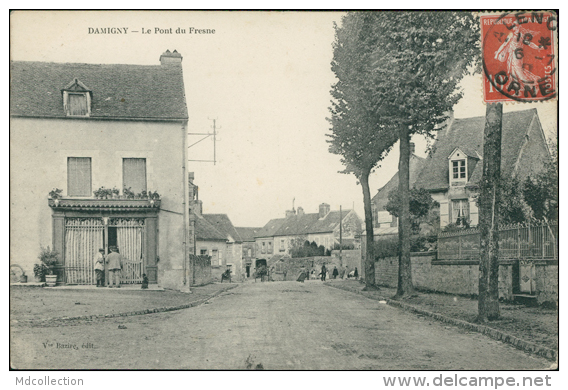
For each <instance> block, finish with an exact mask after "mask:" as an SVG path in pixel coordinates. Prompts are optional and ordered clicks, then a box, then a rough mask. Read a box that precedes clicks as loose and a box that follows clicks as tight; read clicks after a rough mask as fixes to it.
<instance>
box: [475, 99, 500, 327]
mask: <svg viewBox="0 0 568 390" xmlns="http://www.w3.org/2000/svg"><path fill="white" fill-rule="evenodd" d="M502 117H503V105H502V104H501V103H494V104H490V103H488V104H487V109H486V112H485V134H484V140H483V177H482V178H481V191H480V194H479V228H480V231H481V258H480V261H479V300H478V306H477V310H478V321H480V322H486V321H491V320H495V319H497V318H499V259H498V254H499V241H498V234H499V198H500V193H501V187H500V180H501V127H502Z"/></svg>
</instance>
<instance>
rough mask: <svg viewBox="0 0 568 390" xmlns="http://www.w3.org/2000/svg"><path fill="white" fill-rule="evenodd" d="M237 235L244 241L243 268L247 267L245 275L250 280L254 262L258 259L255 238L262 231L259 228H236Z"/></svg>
mask: <svg viewBox="0 0 568 390" xmlns="http://www.w3.org/2000/svg"><path fill="white" fill-rule="evenodd" d="M235 229H236V230H237V233H238V234H239V236H240V237H241V240H242V248H243V252H242V253H243V254H242V259H243V266H244V267H245V269H244V271H245V275H246V277H247V278H250V277H251V275H252V272H253V269H254V266H253V260H254V259H255V258H256V243H255V236H256V235H257V234H258V232H259V231H260V230H261V229H262V228H259V227H236V228H235Z"/></svg>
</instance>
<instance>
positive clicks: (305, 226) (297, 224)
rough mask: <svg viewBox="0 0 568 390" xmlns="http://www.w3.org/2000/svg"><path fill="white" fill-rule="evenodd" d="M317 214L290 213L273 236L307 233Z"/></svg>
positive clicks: (316, 218) (315, 220)
mask: <svg viewBox="0 0 568 390" xmlns="http://www.w3.org/2000/svg"><path fill="white" fill-rule="evenodd" d="M318 218H319V217H318V214H303V215H291V216H289V217H288V218H284V223H283V224H282V225H281V226H280V229H278V230H277V231H276V232H275V233H274V234H273V235H274V236H296V235H299V234H308V233H310V232H311V227H312V225H314V224H315V223H316V222H317V220H318Z"/></svg>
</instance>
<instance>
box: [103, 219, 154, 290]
mask: <svg viewBox="0 0 568 390" xmlns="http://www.w3.org/2000/svg"><path fill="white" fill-rule="evenodd" d="M109 227H116V243H117V246H118V250H119V252H120V254H121V255H122V257H123V269H122V276H121V278H120V279H121V282H122V283H130V284H132V283H142V274H143V273H144V270H143V269H144V242H145V227H146V224H145V220H144V218H110V219H109Z"/></svg>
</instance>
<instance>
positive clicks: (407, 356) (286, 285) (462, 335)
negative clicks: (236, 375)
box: [10, 281, 551, 370]
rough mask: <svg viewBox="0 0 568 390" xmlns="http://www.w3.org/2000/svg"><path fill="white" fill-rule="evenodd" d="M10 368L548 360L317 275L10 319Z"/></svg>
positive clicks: (537, 365)
mask: <svg viewBox="0 0 568 390" xmlns="http://www.w3.org/2000/svg"><path fill="white" fill-rule="evenodd" d="M10 354H11V362H12V366H13V367H14V368H20V369H30V368H36V369H39V368H58V369H246V368H252V369H254V368H255V367H257V366H258V365H261V366H262V368H264V369H268V370H270V369H292V370H295V369H301V370H341V369H348V370H360V369H372V370H423V369H431V370H432V369H434V370H436V369H437V370H460V369H465V370H487V369H488V370H507V369H520V370H529V369H546V368H549V367H550V366H551V362H549V361H547V360H545V359H541V358H538V357H533V356H529V355H527V354H526V353H524V352H521V351H519V350H516V349H515V348H513V347H511V346H509V345H506V344H503V343H500V342H497V341H494V340H491V339H489V338H488V337H486V336H483V335H480V334H478V333H470V332H467V331H464V330H462V329H459V328H456V327H451V326H448V325H447V324H443V323H439V322H436V321H433V320H431V319H429V318H425V317H419V316H417V315H415V314H411V313H408V312H404V311H402V310H399V309H396V308H393V307H390V306H387V305H386V304H383V303H380V302H378V301H375V300H370V299H367V298H364V297H362V296H360V295H356V294H352V293H349V292H346V291H342V290H338V289H335V288H330V287H326V286H324V285H322V283H321V282H319V281H308V282H306V283H303V284H301V283H297V282H273V283H260V282H257V283H246V284H243V285H241V286H239V287H238V288H236V289H233V290H230V291H228V292H225V293H223V294H221V295H220V296H218V297H216V298H213V299H212V300H211V301H209V303H207V304H203V305H201V306H198V307H194V308H190V309H184V310H179V311H174V312H167V313H158V314H149V315H141V316H133V317H120V318H111V319H103V320H93V321H73V322H67V323H65V324H64V325H61V323H59V324H55V323H53V324H47V325H45V324H44V325H42V326H33V325H16V326H13V327H12V329H11V349H10Z"/></svg>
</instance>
